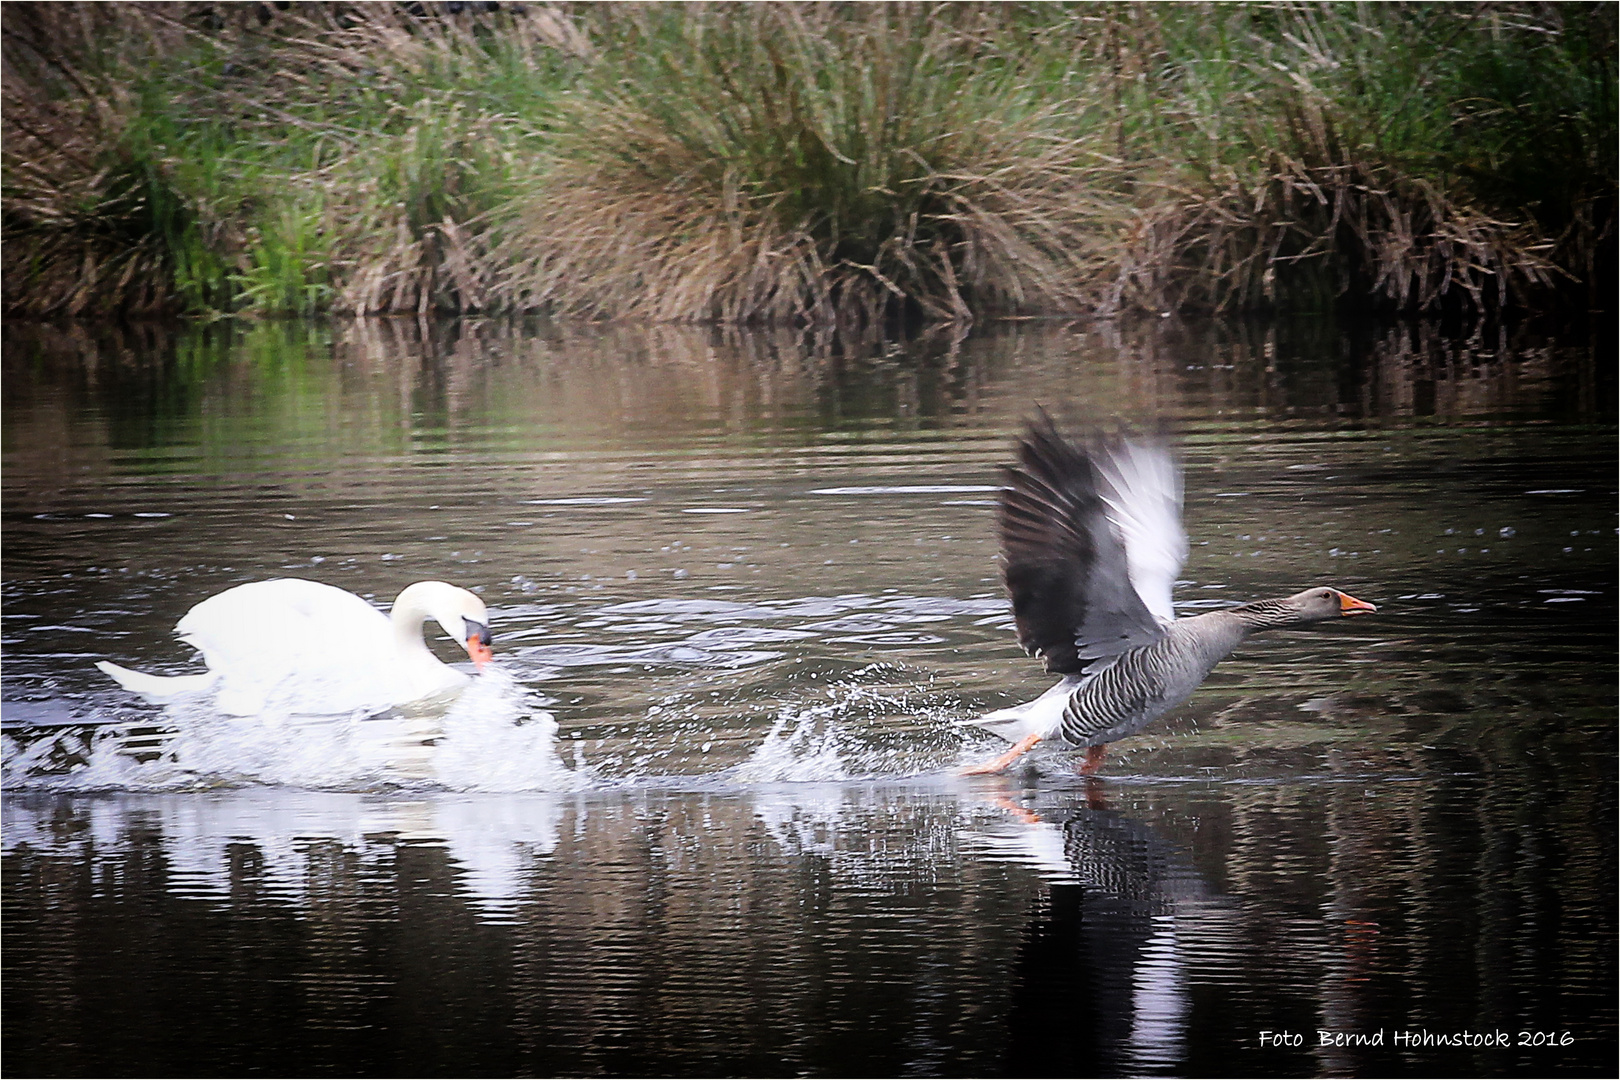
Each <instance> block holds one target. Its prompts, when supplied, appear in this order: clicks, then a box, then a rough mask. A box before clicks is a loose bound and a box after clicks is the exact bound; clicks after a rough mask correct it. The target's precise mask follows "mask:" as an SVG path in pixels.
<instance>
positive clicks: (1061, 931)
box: [965, 782, 1239, 1075]
mask: <svg viewBox="0 0 1620 1080" xmlns="http://www.w3.org/2000/svg"><path fill="white" fill-rule="evenodd" d="M987 801H988V802H989V804H990V805H991V806H993V807H995V808H996V809H997V810H999V811H1000V813H1001V817H1000V820H997V821H993V822H992V823H990V824H988V825H984V826H981V827H980V828H978V829H975V830H974V831H973V832H972V833H971V834H969V836H967V837H966V838H965V840H966V845H965V846H967V847H968V848H969V849H970V850H976V851H977V852H978V853H980V854H981V855H984V856H987V857H989V858H991V859H996V860H1001V861H1008V862H1014V863H1019V864H1021V865H1024V866H1027V867H1029V868H1030V869H1032V870H1034V871H1035V872H1036V873H1038V874H1039V875H1040V876H1041V877H1042V878H1043V879H1045V881H1046V883H1047V890H1046V893H1045V895H1044V896H1042V897H1041V898H1040V900H1039V901H1038V903H1037V907H1036V911H1035V913H1034V915H1033V917H1032V919H1031V921H1030V923H1029V925H1028V928H1027V929H1026V931H1025V934H1024V943H1023V946H1022V948H1021V950H1020V952H1019V956H1018V958H1017V961H1016V963H1015V968H1014V971H1015V976H1014V987H1013V1001H1012V1007H1011V1011H1010V1014H1009V1027H1010V1028H1011V1034H1012V1040H1011V1045H1010V1054H1011V1060H1009V1062H1008V1065H1009V1067H1010V1068H1011V1069H1012V1071H1014V1072H1017V1073H1023V1074H1025V1075H1041V1074H1047V1073H1056V1072H1074V1071H1075V1070H1080V1071H1082V1072H1089V1073H1092V1074H1096V1073H1099V1072H1101V1073H1103V1074H1111V1073H1119V1074H1125V1075H1146V1074H1155V1073H1173V1072H1176V1071H1177V1070H1178V1068H1179V1067H1180V1066H1182V1065H1183V1064H1184V1063H1185V1062H1186V1060H1187V1057H1188V1053H1187V1036H1188V1024H1189V1019H1190V1016H1191V1012H1192V999H1191V985H1192V982H1193V979H1192V971H1193V969H1194V967H1195V966H1202V965H1203V964H1205V963H1208V962H1209V961H1210V960H1211V959H1212V956H1213V955H1219V954H1220V953H1222V952H1229V951H1230V949H1231V948H1233V947H1235V945H1236V943H1237V941H1238V935H1239V928H1238V925H1237V916H1236V912H1235V910H1233V909H1232V907H1231V906H1230V904H1229V903H1228V902H1227V901H1225V900H1223V898H1221V897H1219V896H1217V895H1215V894H1214V893H1213V892H1212V891H1211V890H1210V889H1209V887H1208V886H1207V885H1206V884H1205V882H1204V881H1203V879H1202V878H1201V877H1200V876H1199V875H1198V873H1197V871H1196V870H1194V869H1193V867H1192V865H1191V863H1190V861H1189V860H1188V859H1187V858H1186V857H1185V855H1184V854H1183V853H1182V852H1181V851H1180V850H1179V849H1178V848H1177V847H1176V845H1174V844H1173V843H1171V842H1170V841H1168V840H1167V839H1166V838H1164V837H1163V836H1162V835H1161V834H1160V833H1159V832H1158V831H1157V830H1155V829H1154V828H1153V827H1152V826H1151V825H1148V824H1147V823H1145V822H1142V821H1139V820H1136V819H1134V818H1131V817H1129V816H1127V815H1125V814H1122V813H1120V812H1118V811H1116V810H1112V809H1109V808H1108V806H1107V804H1106V801H1105V800H1104V799H1103V797H1102V795H1101V789H1100V787H1099V786H1098V785H1097V784H1096V783H1095V782H1088V784H1087V786H1086V788H1084V789H1082V790H1081V791H1079V792H1075V791H1062V792H1042V793H1040V795H1038V796H1037V799H1036V805H1035V806H1033V807H1031V806H1027V805H1025V804H1023V803H1021V802H1019V801H1016V800H1015V798H1014V797H1013V796H1012V795H1011V794H1010V793H1008V792H1005V791H1003V792H996V793H993V794H990V795H988V799H987ZM1054 1032H1067V1034H1066V1035H1060V1036H1057V1037H1054V1034H1053V1033H1054ZM1025 1055H1027V1056H1028V1059H1027V1060H1026V1059H1025V1057H1024V1056H1025ZM1036 1055H1038V1057H1037V1056H1036Z"/></svg>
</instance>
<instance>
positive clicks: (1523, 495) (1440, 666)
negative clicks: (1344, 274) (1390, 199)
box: [0, 319, 1617, 1076]
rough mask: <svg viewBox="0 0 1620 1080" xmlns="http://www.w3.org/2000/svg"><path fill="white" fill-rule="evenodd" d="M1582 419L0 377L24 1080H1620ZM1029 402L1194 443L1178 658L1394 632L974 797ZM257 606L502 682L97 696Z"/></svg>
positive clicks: (1501, 388) (1108, 346)
mask: <svg viewBox="0 0 1620 1080" xmlns="http://www.w3.org/2000/svg"><path fill="white" fill-rule="evenodd" d="M1615 370H1616V364H1615V350H1614V345H1613V342H1612V340H1609V339H1607V338H1603V339H1590V338H1588V337H1586V336H1582V335H1580V334H1573V333H1570V334H1565V335H1564V336H1562V337H1556V336H1548V335H1547V334H1545V333H1540V332H1537V331H1536V330H1534V329H1532V328H1527V327H1507V328H1501V327H1489V328H1477V329H1474V330H1472V331H1471V332H1467V333H1448V332H1442V330H1441V329H1440V328H1437V327H1435V326H1432V325H1428V324H1408V325H1390V326H1364V325H1345V326H1339V325H1334V324H1332V323H1325V322H1321V321H1316V322H1299V323H1279V324H1248V323H1240V324H1220V323H1208V324H1205V323H1184V322H1182V321H1180V320H1174V319H1166V320H1161V321H1158V322H1154V323H1150V324H1144V325H1141V326H1126V327H1117V326H1112V325H1106V324H1104V325H1096V324H1091V325H1086V324H1068V323H1039V322H1036V323H1024V324H1011V325H1005V326H1000V327H996V328H991V329H988V330H984V331H981V332H978V333H975V334H972V335H967V334H964V333H960V332H955V331H951V332H943V333H934V334H924V335H921V336H919V337H916V338H913V339H908V340H903V341H896V340H885V339H882V338H878V337H871V338H864V337H861V336H859V335H838V334H828V335H826V336H824V337H817V336H815V335H801V334H796V333H780V334H742V333H731V332H723V331H716V330H686V329H668V328H665V329H628V328H622V327H621V328H616V327H575V328H560V327H557V326H554V325H548V324H533V325H530V324H513V323H505V322H493V321H491V322H481V321H473V320H468V321H463V322H438V323H423V324H418V323H416V322H411V321H403V320H402V321H390V320H378V321H370V322H359V323H348V324H341V325H330V326H329V325H308V324H288V323H265V324H259V325H246V326H232V325H219V326H213V327H201V328H194V329H182V330H173V329H163V328H157V327H144V328H143V327H135V328H122V329H119V328H102V329H93V328H86V327H70V328H61V327H58V328H47V327H22V326H11V327H8V328H6V330H5V340H4V388H3V389H4V396H3V407H4V431H3V435H4V474H3V483H4V506H3V510H4V522H5V533H4V540H5V545H4V594H3V595H4V646H5V666H4V705H3V718H4V769H5V772H4V807H3V810H4V816H3V839H4V845H3V846H4V873H3V877H0V897H3V903H4V918H3V933H4V970H3V990H4V994H3V1024H4V1027H3V1035H4V1039H5V1042H6V1048H7V1056H8V1062H7V1065H8V1069H7V1071H8V1072H10V1073H12V1074H15V1075H97V1074H101V1075H109V1074H124V1075H142V1074H151V1075H170V1076H178V1075H222V1074H235V1073H242V1072H250V1071H257V1072H269V1073H275V1074H280V1075H314V1074H324V1073H338V1074H349V1075H356V1074H363V1075H445V1074H449V1075H514V1074H526V1075H559V1076H563V1075H566V1076H573V1075H670V1076H712V1075H739V1074H740V1075H761V1076H775V1075H790V1074H793V1075H834V1076H838V1075H917V1076H958V1075H1056V1074H1064V1075H1102V1076H1106V1075H1121V1076H1123V1075H1151V1074H1166V1075H1169V1074H1178V1075H1179V1074H1227V1075H1239V1074H1244V1075H1257V1076H1311V1075H1329V1076H1353V1075H1400V1074H1406V1075H1424V1076H1428V1075H1510V1074H1517V1073H1525V1074H1534V1075H1545V1074H1554V1073H1557V1074H1578V1075H1585V1074H1591V1075H1612V1074H1613V1071H1614V1068H1615V1066H1616V1011H1615V987H1616V971H1615V951H1616V950H1615V945H1616V942H1615V899H1616V888H1615V885H1616V866H1615V851H1616V830H1615V792H1616V775H1615V774H1616V745H1615V730H1616V725H1615V720H1616V656H1615V639H1614V632H1615V620H1616V584H1617V583H1616V564H1617V551H1616V529H1615V522H1616V509H1617V497H1616V472H1617V454H1616V429H1615V419H1616V417H1615V404H1614V403H1615ZM1037 406H1046V407H1049V408H1051V409H1053V410H1054V411H1059V410H1067V409H1075V410H1078V411H1080V412H1081V413H1083V414H1085V415H1089V416H1096V417H1116V416H1117V417H1123V418H1126V419H1128V420H1132V421H1136V422H1140V423H1167V424H1168V425H1169V426H1170V428H1171V429H1172V430H1173V431H1174V432H1175V433H1176V436H1175V437H1176V442H1177V446H1178V450H1179V454H1180V456H1181V458H1182V461H1183V465H1184V468H1185V473H1186V523H1187V530H1188V533H1189V536H1190V538H1191V541H1192V548H1191V555H1190V557H1189V559H1188V562H1187V565H1186V567H1185V568H1184V570H1183V573H1182V580H1181V581H1180V582H1179V583H1178V587H1177V590H1176V594H1175V598H1176V604H1177V608H1178V611H1179V612H1180V613H1181V614H1183V615H1190V614H1196V613H1198V612H1200V611H1203V610H1210V609H1213V608H1218V607H1222V606H1227V605H1230V604H1234V603H1237V602H1242V601H1247V600H1252V599H1257V598H1260V597H1264V596H1276V595H1284V594H1288V593H1292V592H1294V591H1296V590H1298V589H1301V588H1304V587H1306V586H1308V585H1313V584H1331V585H1335V586H1338V587H1340V588H1343V589H1344V590H1346V591H1347V592H1350V593H1352V594H1353V595H1355V596H1358V597H1361V598H1363V599H1366V600H1370V601H1373V602H1375V603H1377V604H1378V605H1379V609H1380V610H1379V612H1378V614H1377V615H1376V616H1370V617H1365V618H1360V619H1356V620H1354V621H1353V623H1352V622H1351V621H1348V620H1347V621H1346V622H1345V623H1343V624H1333V625H1329V626H1325V627H1320V628H1312V629H1302V630H1295V631H1284V632H1277V633H1273V634H1270V635H1266V636H1262V637H1259V638H1256V639H1254V640H1252V641H1251V642H1249V643H1248V644H1246V645H1245V646H1244V647H1243V648H1242V649H1240V650H1239V652H1238V653H1237V654H1236V655H1234V656H1233V657H1232V658H1231V659H1229V660H1227V661H1226V662H1224V663H1223V664H1222V665H1221V666H1220V667H1219V668H1217V669H1216V671H1215V673H1214V674H1213V675H1212V676H1211V678H1210V679H1209V680H1208V682H1207V683H1206V684H1205V685H1204V687H1203V688H1202V689H1201V690H1200V691H1199V692H1198V693H1197V694H1196V695H1195V696H1194V697H1193V698H1192V700H1191V701H1189V702H1188V703H1187V704H1186V705H1184V706H1182V707H1180V708H1178V709H1176V710H1175V711H1173V712H1172V713H1171V714H1170V715H1169V716H1168V717H1166V718H1165V719H1163V720H1161V721H1158V722H1156V723H1155V724H1153V725H1152V726H1150V727H1148V728H1147V729H1146V730H1144V731H1143V732H1142V733H1140V734H1139V735H1136V736H1134V737H1132V738H1129V739H1126V740H1123V741H1121V742H1119V743H1116V744H1114V745H1113V746H1112V747H1111V748H1110V755H1109V758H1108V761H1107V763H1106V764H1105V765H1104V767H1103V768H1102V770H1101V771H1100V772H1098V773H1097V774H1096V775H1095V776H1082V775H1080V774H1079V773H1078V772H1077V769H1076V765H1077V760H1076V758H1077V756H1078V755H1075V754H1065V753H1063V752H1062V751H1061V750H1056V749H1050V750H1049V749H1045V748H1040V749H1037V751H1036V752H1035V753H1034V754H1032V755H1031V756H1030V758H1029V760H1028V766H1027V767H1023V768H1019V769H1016V770H1013V771H1011V772H1009V773H1007V774H1005V775H1002V776H994V777H967V778H964V777H961V776H958V775H957V770H958V769H959V767H960V766H962V765H964V764H966V763H969V762H973V761H976V760H981V759H983V758H984V757H987V756H989V755H990V754H991V753H995V752H999V750H1000V749H1001V748H1003V747H1004V746H1005V744H1002V743H999V742H998V741H997V740H996V739H995V738H993V737H992V736H989V735H987V734H985V733H983V732H981V731H979V730H978V729H976V728H972V727H964V726H963V725H962V721H964V720H968V719H971V718H973V717H976V716H978V715H980V714H981V713H983V712H985V711H987V710H990V709H995V708H1000V707H1003V706H1006V705H1010V704H1014V703H1016V702H1019V701H1024V700H1028V699H1030V698H1031V697H1034V696H1035V695H1037V694H1038V693H1040V692H1041V691H1042V690H1044V689H1045V688H1046V687H1047V686H1048V685H1049V683H1050V677H1049V676H1047V675H1045V674H1044V673H1043V672H1042V670H1041V666H1040V664H1039V662H1038V661H1034V660H1030V659H1029V658H1027V657H1025V656H1023V655H1022V653H1021V652H1020V650H1019V649H1018V647H1017V644H1016V642H1015V641H1014V638H1013V634H1012V631H1011V625H1012V619H1011V613H1010V610H1009V609H1008V606H1007V602H1006V600H1005V597H1004V594H1003V592H1002V589H1001V584H1000V578H999V570H998V562H997V548H996V539H995V532H994V528H995V510H994V503H995V498H996V489H997V487H998V485H999V483H1000V473H999V471H998V469H999V467H1000V466H1001V465H1002V464H1004V463H1006V462H1007V461H1008V460H1009V458H1010V454H1011V449H1012V444H1013V439H1014V438H1015V437H1016V435H1017V433H1018V432H1019V431H1020V430H1021V428H1022V425H1023V424H1024V422H1025V421H1026V419H1027V418H1028V417H1029V416H1031V415H1032V414H1033V413H1034V410H1035V409H1036V408H1037ZM274 577H301V578H308V579H312V580H317V581H321V582H326V583H328V584H331V585H336V586H339V587H341V588H343V589H347V590H350V591H352V592H354V593H357V594H359V595H361V596H363V597H366V598H367V599H369V600H371V601H372V602H373V603H375V604H377V605H379V606H384V607H385V606H386V605H387V604H388V603H389V602H390V601H391V600H392V598H393V596H394V595H395V594H396V593H397V592H398V591H399V590H400V589H401V588H403V587H404V586H405V585H406V584H408V583H410V582H412V581H416V580H422V579H442V580H447V581H451V582H454V583H456V584H459V585H462V586H465V587H467V588H470V589H473V590H474V591H475V592H477V593H478V594H479V595H480V596H481V597H482V598H483V600H484V601H485V602H486V603H487V604H488V606H489V609H490V616H491V622H492V627H493V631H494V644H495V649H496V662H495V663H494V665H492V667H491V668H490V669H489V670H488V671H487V672H485V673H484V674H482V675H480V676H479V677H478V678H477V679H476V680H475V681H474V682H473V684H472V687H471V689H469V690H468V691H467V692H466V693H465V694H463V695H462V696H461V698H460V699H459V700H457V701H456V702H455V703H454V704H453V705H451V706H450V707H449V708H448V710H447V711H442V712H439V713H422V712H417V713H411V712H408V711H395V712H392V713H388V714H384V715H379V716H374V717H369V718H365V719H359V718H348V717H343V718H331V717H326V718H319V717H305V716H300V717H282V718H273V717H272V718H265V719H259V718H242V717H235V718H231V717H223V716H220V715H217V714H215V713H213V712H211V711H210V710H209V709H208V708H207V707H206V706H204V705H201V704H198V703H186V702H178V703H171V704H169V705H158V704H153V703H150V702H147V701H145V700H143V699H141V698H138V697H136V696H134V695H131V694H129V693H126V692H124V691H123V690H121V689H120V688H119V687H117V686H116V685H115V684H113V683H112V682H111V681H110V680H109V679H107V678H106V677H105V676H103V675H102V674H101V672H99V671H98V670H97V669H96V668H95V667H94V666H93V665H94V662H95V661H98V660H111V661H114V662H116V663H119V664H123V665H126V666H129V667H133V668H137V669H140V670H143V671H152V672H158V673H162V674H179V673H185V672H188V671H196V670H200V665H199V664H198V663H197V660H196V657H195V654H194V653H193V652H192V651H191V650H190V649H189V648H187V647H186V646H185V645H183V644H182V643H180V642H179V641H177V640H176V639H175V637H174V636H173V627H174V624H175V623H176V621H177V620H178V619H179V618H180V617H181V616H182V615H183V614H184V613H185V612H186V611H187V609H188V608H189V607H191V605H193V604H195V603H196V602H197V601H199V600H201V599H203V598H204V597H207V596H209V595H212V594H214V593H217V592H219V591H221V590H223V589H226V588H229V587H230V586H232V585H236V584H240V583H243V582H248V581H255V580H261V579H266V578H274ZM434 648H435V649H436V651H437V652H438V653H439V655H440V656H442V657H443V658H444V659H445V660H447V661H450V660H453V659H454V658H455V657H456V655H457V650H456V649H455V646H454V644H453V643H452V642H450V641H448V640H440V641H438V642H435V643H434ZM464 660H465V658H463V661H464ZM464 666H468V667H469V668H470V665H465V664H464Z"/></svg>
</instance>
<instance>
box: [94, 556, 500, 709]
mask: <svg viewBox="0 0 1620 1080" xmlns="http://www.w3.org/2000/svg"><path fill="white" fill-rule="evenodd" d="M428 619H432V620H433V621H434V622H437V623H438V624H439V625H440V626H442V627H444V630H445V633H447V634H449V635H450V636H451V637H453V638H455V639H456V641H457V642H459V643H460V644H461V646H462V647H463V648H465V649H466V650H467V654H468V655H469V656H471V657H472V660H473V663H474V664H475V665H477V667H479V668H480V669H481V668H483V666H484V665H485V664H487V663H489V660H490V657H491V655H492V654H491V651H490V645H489V642H490V635H489V612H488V610H487V609H486V608H485V607H484V602H483V601H482V600H480V599H478V597H476V596H474V595H473V594H472V593H470V592H468V591H467V590H466V589H458V588H457V587H456V586H454V585H447V584H445V583H444V582H442V581H418V582H417V583H416V584H414V585H411V586H408V587H407V588H406V589H405V591H404V592H402V593H400V594H399V596H398V598H396V599H395V600H394V607H393V610H392V611H391V612H390V613H389V614H388V615H384V614H383V613H382V612H380V611H378V610H377V609H376V608H374V607H372V606H371V605H370V604H368V603H366V602H365V601H364V600H362V599H361V598H360V597H358V596H356V595H354V594H353V593H350V592H345V591H343V590H342V589H337V588H333V587H332V586H330V585H322V584H320V583H319V582H315V581H301V580H298V579H296V578H279V579H276V580H273V581H255V582H251V583H249V584H247V585H238V586H236V587H235V588H231V589H226V590H225V591H224V592H222V593H219V594H218V595H216V596H210V597H209V598H208V599H207V600H204V601H203V602H202V603H200V604H198V605H196V606H195V607H193V608H192V609H191V610H190V611H188V612H186V614H185V617H184V618H182V619H181V620H180V621H179V623H177V624H176V625H175V633H177V634H179V636H180V639H181V640H182V641H184V642H186V643H187V644H188V645H191V646H192V647H193V648H195V649H197V650H198V651H199V652H201V653H202V657H203V663H205V664H207V665H208V671H207V672H205V673H204V674H201V675H174V676H164V675H147V674H143V673H142V672H139V671H131V670H129V669H128V668H123V667H119V666H118V665H117V664H112V663H108V662H107V661H105V660H102V661H99V662H97V664H96V667H98V668H100V669H101V670H102V671H104V672H106V673H107V674H108V675H110V676H112V678H113V679H115V680H116V681H117V682H118V684H119V685H120V686H122V687H123V688H124V689H126V690H130V691H133V692H134V693H137V694H141V695H144V696H146V697H148V698H154V699H157V700H166V699H170V698H174V697H176V696H181V695H192V694H200V693H205V692H207V691H209V690H214V691H216V694H215V699H214V704H215V706H216V707H217V708H218V709H219V711H220V712H223V713H226V714H228V715H231V716H257V715H260V714H262V713H266V712H274V713H280V714H321V715H330V714H336V713H351V712H354V711H355V710H369V709H386V708H388V707H390V706H393V705H403V704H406V703H408V702H413V701H419V700H421V699H423V698H430V697H436V696H438V695H441V694H446V693H449V692H451V691H458V690H460V689H461V688H462V687H463V686H465V685H466V683H467V682H468V680H469V676H468V675H466V674H465V673H464V672H460V671H457V670H456V669H454V668H452V667H450V666H449V665H448V664H445V663H444V662H442V661H441V660H440V659H439V658H438V657H436V656H434V655H433V653H432V652H430V651H429V650H428V647H427V643H426V642H425V641H423V640H422V624H423V623H424V622H426V621H427V620H428Z"/></svg>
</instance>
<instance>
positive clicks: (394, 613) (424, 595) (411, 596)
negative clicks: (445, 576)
mask: <svg viewBox="0 0 1620 1080" xmlns="http://www.w3.org/2000/svg"><path fill="white" fill-rule="evenodd" d="M431 584H433V583H432V582H418V583H417V584H415V585H412V586H410V587H409V588H408V589H406V590H405V591H404V592H402V593H400V594H399V598H398V599H396V600H395V601H394V607H393V610H391V611H390V612H389V613H388V621H389V623H391V624H392V625H393V628H394V651H395V653H396V654H397V655H398V656H399V658H400V660H402V661H404V662H405V663H407V664H411V665H421V664H429V665H433V666H437V667H444V666H446V665H445V663H444V661H442V660H440V659H439V658H438V657H437V656H434V655H433V650H431V649H429V648H428V647H427V641H426V640H424V639H423V636H422V626H423V624H424V623H426V622H427V621H428V620H429V619H434V620H435V621H439V622H442V621H443V620H440V619H438V618H437V617H436V616H435V615H434V612H433V608H434V601H435V597H434V596H433V591H432V590H431V589H427V588H424V587H423V586H424V585H431Z"/></svg>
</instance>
